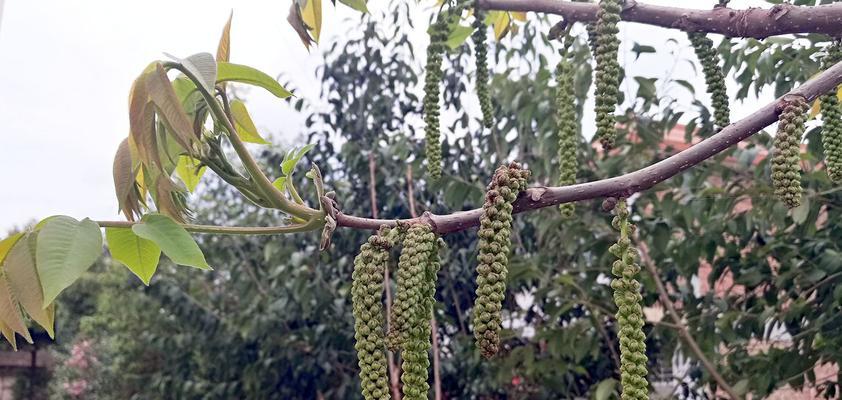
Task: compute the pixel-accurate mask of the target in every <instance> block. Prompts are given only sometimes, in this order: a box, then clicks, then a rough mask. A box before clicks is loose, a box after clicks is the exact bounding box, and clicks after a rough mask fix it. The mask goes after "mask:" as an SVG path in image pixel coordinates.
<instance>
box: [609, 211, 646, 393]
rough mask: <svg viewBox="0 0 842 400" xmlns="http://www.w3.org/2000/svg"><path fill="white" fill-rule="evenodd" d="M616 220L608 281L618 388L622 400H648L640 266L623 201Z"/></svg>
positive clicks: (614, 222)
mask: <svg viewBox="0 0 842 400" xmlns="http://www.w3.org/2000/svg"><path fill="white" fill-rule="evenodd" d="M614 212H615V214H616V216H615V217H614V220H613V221H612V225H613V226H614V229H617V230H618V231H619V232H620V239H619V240H618V241H617V243H616V244H614V245H612V246H611V247H610V248H609V251H610V252H611V254H613V255H614V256H616V257H617V261H614V264H613V266H612V268H611V273H612V274H613V275H614V276H615V278H614V280H612V281H611V288H612V289H614V303H616V304H617V315H616V317H617V324H618V325H619V328H618V332H617V336H618V337H619V341H620V384H621V386H622V389H623V392H622V396H621V398H622V399H623V400H646V399H649V389H648V386H649V384H648V382H647V381H646V363H647V361H648V360H647V358H646V335H645V334H644V333H643V309H642V308H641V302H642V301H643V297H642V296H641V295H640V282H638V281H637V274H638V273H639V272H640V266H639V265H638V264H637V263H636V261H637V250H636V249H635V248H633V247H632V246H631V233H632V231H633V230H634V226H633V225H632V224H631V223H630V222H629V210H628V206H627V205H626V200H625V199H620V200H619V201H618V202H617V205H616V206H615V208H614Z"/></svg>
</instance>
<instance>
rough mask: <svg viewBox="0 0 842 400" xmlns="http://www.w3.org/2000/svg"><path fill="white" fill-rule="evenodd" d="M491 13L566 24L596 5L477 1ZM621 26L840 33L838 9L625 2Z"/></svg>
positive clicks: (582, 18)
mask: <svg viewBox="0 0 842 400" xmlns="http://www.w3.org/2000/svg"><path fill="white" fill-rule="evenodd" d="M479 4H480V6H481V7H483V8H486V9H489V10H506V11H534V12H542V13H549V14H557V15H561V16H562V17H564V19H565V20H567V21H578V22H589V21H595V20H596V11H597V9H598V8H599V5H598V4H596V3H579V2H571V1H561V0H479ZM621 18H622V19H623V21H628V22H639V23H643V24H647V25H654V26H661V27H664V28H674V29H680V30H683V31H687V32H708V33H719V34H722V35H725V36H730V37H753V38H758V39H761V38H765V37H768V36H775V35H786V34H792V33H823V34H827V35H831V36H839V35H840V34H842V4H840V3H835V4H826V5H818V6H794V5H792V4H776V5H774V6H772V7H771V8H749V9H746V10H737V9H733V8H728V7H716V8H714V9H712V10H699V9H691V8H678V7H667V6H656V5H649V4H644V3H638V2H637V1H634V0H627V1H626V5H625V7H624V9H623V12H622V14H621Z"/></svg>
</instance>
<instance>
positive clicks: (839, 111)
mask: <svg viewBox="0 0 842 400" xmlns="http://www.w3.org/2000/svg"><path fill="white" fill-rule="evenodd" d="M840 61H842V43H840V42H836V43H834V44H833V45H831V46H829V47H828V49H827V56H825V58H824V68H825V69H827V68H830V67H832V66H834V65H835V64H836V63H838V62H840ZM836 89H837V88H833V90H831V91H830V92H828V93H825V94H824V95H823V96H821V97H820V98H819V102H820V104H821V110H822V147H824V163H825V165H826V167H827V175H828V176H829V177H830V180H831V181H833V182H835V183H842V104H840V102H839V97H837V95H836Z"/></svg>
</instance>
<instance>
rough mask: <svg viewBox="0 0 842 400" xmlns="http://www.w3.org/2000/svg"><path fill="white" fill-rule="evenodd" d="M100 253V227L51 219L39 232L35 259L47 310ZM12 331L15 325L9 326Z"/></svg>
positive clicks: (57, 217) (70, 220)
mask: <svg viewBox="0 0 842 400" xmlns="http://www.w3.org/2000/svg"><path fill="white" fill-rule="evenodd" d="M101 254H102V233H101V232H100V231H99V225H97V224H96V223H95V222H93V221H91V220H89V219H87V218H86V219H84V220H82V221H77V220H75V219H73V218H70V217H67V216H63V215H61V216H56V217H51V218H50V219H49V221H47V223H46V224H44V227H43V228H41V230H40V231H39V232H38V244H37V246H36V249H35V260H36V265H37V266H38V275H39V276H40V277H41V287H42V288H43V289H44V305H43V307H44V308H46V307H47V306H49V304H50V303H52V302H53V300H55V298H56V296H58V294H59V293H61V291H62V290H64V289H65V288H67V287H68V286H70V285H71V284H73V282H75V281H76V279H79V277H80V276H82V273H84V272H85V271H87V269H88V268H89V267H90V266H91V265H92V264H93V263H94V262H95V261H96V260H97V258H99V256H100V255H101ZM12 328H13V329H14V326H12Z"/></svg>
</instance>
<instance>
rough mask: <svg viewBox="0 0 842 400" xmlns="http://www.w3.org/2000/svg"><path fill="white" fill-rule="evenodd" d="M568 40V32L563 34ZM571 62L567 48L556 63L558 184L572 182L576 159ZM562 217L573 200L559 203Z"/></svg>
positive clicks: (569, 211)
mask: <svg viewBox="0 0 842 400" xmlns="http://www.w3.org/2000/svg"><path fill="white" fill-rule="evenodd" d="M567 39H568V40H570V36H568V37H567ZM574 72H575V71H574V68H573V63H572V61H571V60H570V58H569V51H565V52H564V54H563V55H562V58H561V61H559V62H558V65H557V66H556V93H555V107H556V115H555V116H556V118H555V120H556V130H557V132H558V173H559V177H558V184H559V185H560V186H565V185H572V184H574V183H576V170H577V169H578V168H579V163H578V161H577V159H576V148H577V145H578V138H579V133H578V130H579V126H578V121H579V118H578V116H577V115H576V97H575V94H574V93H573V77H574ZM559 210H560V211H561V215H562V217H564V218H570V217H572V216H573V212H574V211H575V206H574V205H573V203H564V204H561V205H560V206H559Z"/></svg>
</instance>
